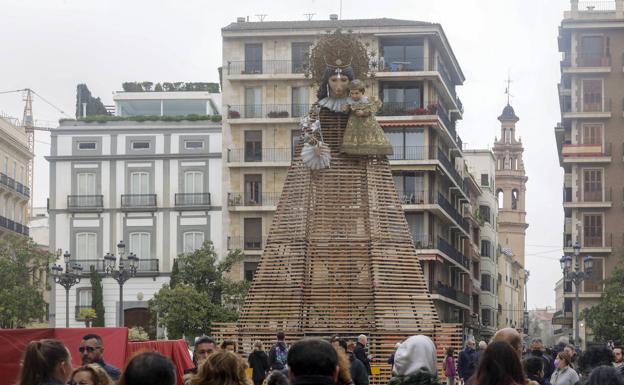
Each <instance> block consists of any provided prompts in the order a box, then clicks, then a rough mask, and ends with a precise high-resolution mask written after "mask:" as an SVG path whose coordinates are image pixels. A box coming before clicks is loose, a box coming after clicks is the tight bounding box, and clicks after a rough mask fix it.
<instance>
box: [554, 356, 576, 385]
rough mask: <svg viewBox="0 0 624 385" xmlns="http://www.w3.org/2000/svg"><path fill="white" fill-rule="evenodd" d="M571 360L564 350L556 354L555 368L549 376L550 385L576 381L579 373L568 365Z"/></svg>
mask: <svg viewBox="0 0 624 385" xmlns="http://www.w3.org/2000/svg"><path fill="white" fill-rule="evenodd" d="M571 362H572V357H570V355H569V354H568V353H566V352H565V351H563V352H560V353H559V354H557V359H556V360H555V363H556V368H555V371H554V372H553V374H552V376H551V377H550V383H551V384H552V385H574V384H576V383H577V382H578V380H579V375H578V373H576V370H574V369H572V368H571V367H570V363H571Z"/></svg>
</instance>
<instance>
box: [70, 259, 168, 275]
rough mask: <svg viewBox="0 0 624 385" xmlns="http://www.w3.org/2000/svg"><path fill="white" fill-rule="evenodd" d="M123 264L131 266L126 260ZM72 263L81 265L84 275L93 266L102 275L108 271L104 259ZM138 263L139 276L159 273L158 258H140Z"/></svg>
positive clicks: (74, 260) (77, 260) (79, 260)
mask: <svg viewBox="0 0 624 385" xmlns="http://www.w3.org/2000/svg"><path fill="white" fill-rule="evenodd" d="M121 262H122V263H123V265H124V267H128V266H130V264H129V263H128V261H127V260H126V259H122V260H121ZM70 263H71V264H72V265H73V264H78V265H80V266H81V267H82V271H83V274H88V273H89V271H91V266H93V267H94V268H95V271H97V272H100V273H102V272H104V271H105V269H106V261H104V258H103V257H102V259H72V260H71V261H70ZM136 263H137V264H138V265H137V274H141V273H157V272H158V271H159V267H158V259H156V258H151V259H147V258H146V259H143V258H139V261H138V262H136Z"/></svg>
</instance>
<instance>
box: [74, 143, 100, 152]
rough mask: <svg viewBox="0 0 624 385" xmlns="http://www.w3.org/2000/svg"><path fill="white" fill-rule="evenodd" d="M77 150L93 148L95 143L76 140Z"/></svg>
mask: <svg viewBox="0 0 624 385" xmlns="http://www.w3.org/2000/svg"><path fill="white" fill-rule="evenodd" d="M78 149H79V150H95V149H96V144H95V142H78Z"/></svg>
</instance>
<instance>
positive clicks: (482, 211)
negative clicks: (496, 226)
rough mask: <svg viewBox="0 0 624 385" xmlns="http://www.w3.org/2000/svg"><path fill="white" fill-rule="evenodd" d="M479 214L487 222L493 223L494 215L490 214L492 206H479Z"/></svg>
mask: <svg viewBox="0 0 624 385" xmlns="http://www.w3.org/2000/svg"><path fill="white" fill-rule="evenodd" d="M479 216H480V217H481V219H483V220H484V221H485V222H487V223H491V221H492V217H491V215H490V208H489V207H488V206H483V205H481V206H479Z"/></svg>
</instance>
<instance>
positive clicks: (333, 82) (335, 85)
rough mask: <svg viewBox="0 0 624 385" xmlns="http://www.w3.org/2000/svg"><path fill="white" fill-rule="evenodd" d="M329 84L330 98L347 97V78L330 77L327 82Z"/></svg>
mask: <svg viewBox="0 0 624 385" xmlns="http://www.w3.org/2000/svg"><path fill="white" fill-rule="evenodd" d="M328 84H329V96H330V97H332V98H341V97H343V96H347V92H348V89H347V86H348V85H349V78H348V77H346V76H344V75H340V76H338V75H332V76H331V77H330V78H329V81H328Z"/></svg>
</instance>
